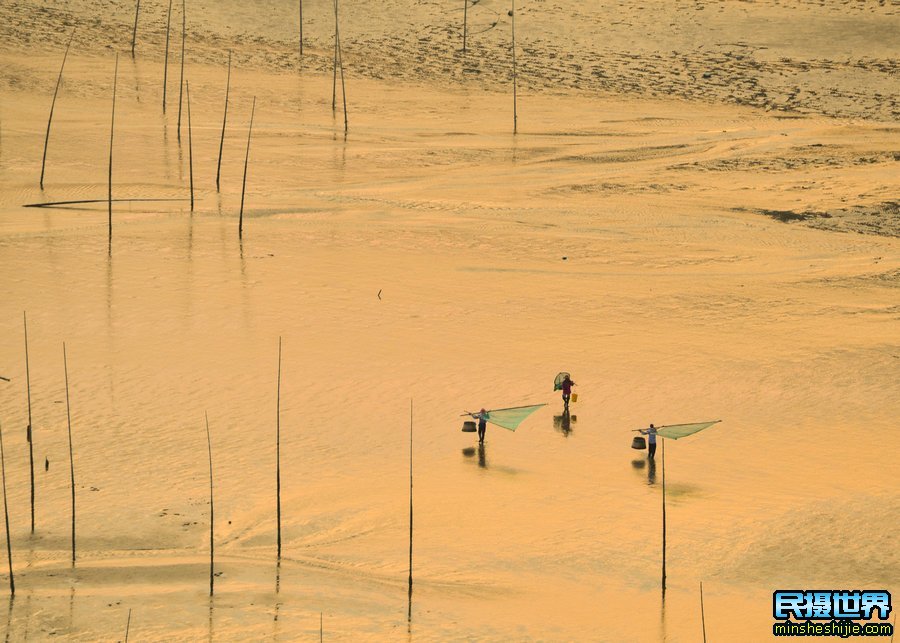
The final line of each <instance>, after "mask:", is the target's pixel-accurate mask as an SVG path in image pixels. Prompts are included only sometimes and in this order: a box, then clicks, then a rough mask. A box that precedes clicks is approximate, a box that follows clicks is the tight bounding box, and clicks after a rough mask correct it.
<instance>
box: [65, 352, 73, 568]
mask: <svg viewBox="0 0 900 643" xmlns="http://www.w3.org/2000/svg"><path fill="white" fill-rule="evenodd" d="M63 371H64V373H65V376H66V423H67V425H68V427H69V475H70V477H71V482H72V567H74V566H75V456H74V450H73V448H72V411H71V408H70V406H69V360H68V358H67V357H66V343H65V342H63Z"/></svg>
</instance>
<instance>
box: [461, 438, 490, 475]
mask: <svg viewBox="0 0 900 643" xmlns="http://www.w3.org/2000/svg"><path fill="white" fill-rule="evenodd" d="M462 454H463V455H464V456H465V457H467V458H471V457H473V456H475V455H478V466H479V467H481V468H482V469H487V456H486V455H485V448H484V443H483V442H480V443H479V444H478V446H477V447H466V448H465V449H463V450H462Z"/></svg>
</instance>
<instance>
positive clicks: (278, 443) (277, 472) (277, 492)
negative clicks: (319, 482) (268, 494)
mask: <svg viewBox="0 0 900 643" xmlns="http://www.w3.org/2000/svg"><path fill="white" fill-rule="evenodd" d="M276 390H277V393H276V397H275V503H276V508H275V515H276V518H277V521H278V562H279V563H281V337H279V338H278V384H277V389H276Z"/></svg>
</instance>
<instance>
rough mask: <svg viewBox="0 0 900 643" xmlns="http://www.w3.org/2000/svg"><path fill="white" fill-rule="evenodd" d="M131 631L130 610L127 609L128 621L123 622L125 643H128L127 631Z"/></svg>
mask: <svg viewBox="0 0 900 643" xmlns="http://www.w3.org/2000/svg"><path fill="white" fill-rule="evenodd" d="M130 629H131V608H130V607H129V608H128V620H127V621H125V643H128V630H130Z"/></svg>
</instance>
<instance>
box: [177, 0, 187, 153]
mask: <svg viewBox="0 0 900 643" xmlns="http://www.w3.org/2000/svg"><path fill="white" fill-rule="evenodd" d="M186 26H187V23H186V18H185V0H181V77H180V78H179V79H178V142H179V143H180V142H181V98H182V91H183V90H184V38H185V31H186V30H187V29H186Z"/></svg>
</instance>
